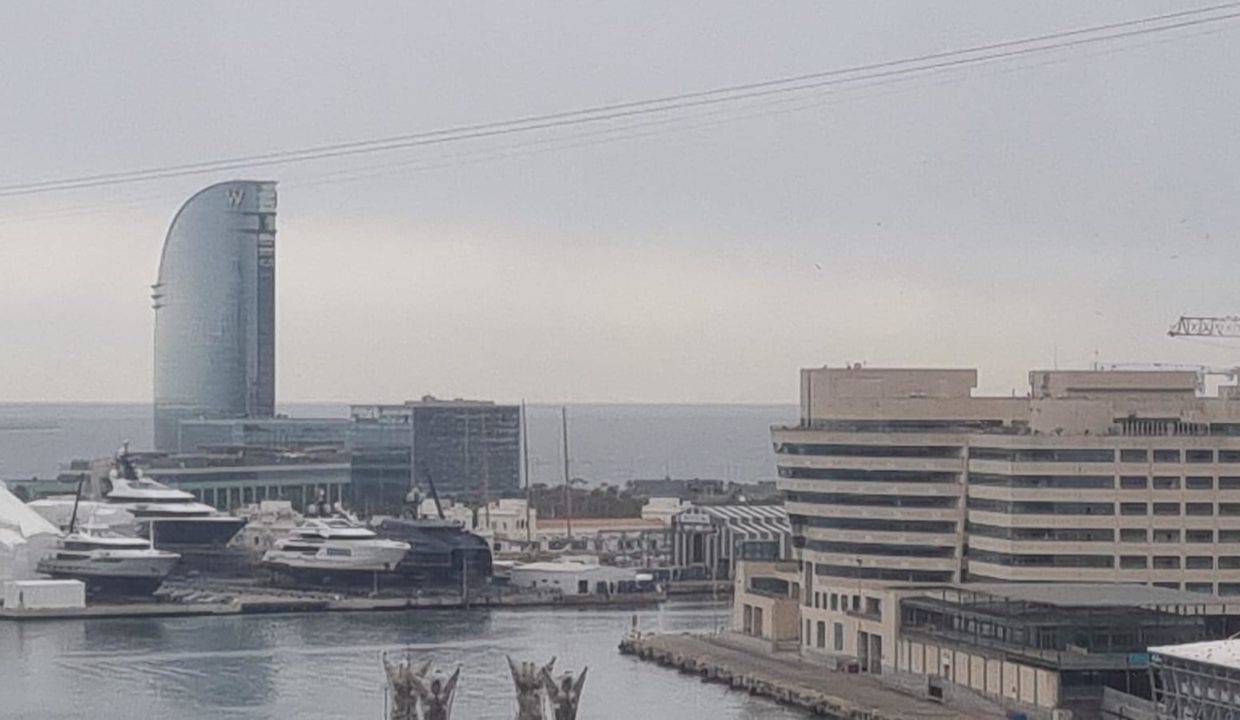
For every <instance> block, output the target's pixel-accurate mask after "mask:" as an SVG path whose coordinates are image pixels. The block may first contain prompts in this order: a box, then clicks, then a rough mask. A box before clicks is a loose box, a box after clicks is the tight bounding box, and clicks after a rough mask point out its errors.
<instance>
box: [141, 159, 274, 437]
mask: <svg viewBox="0 0 1240 720" xmlns="http://www.w3.org/2000/svg"><path fill="white" fill-rule="evenodd" d="M275 218H276V188H275V183H273V182H258V181H240V180H238V181H232V182H225V183H219V184H216V185H211V186H209V187H207V188H204V189H202V190H200V191H199V192H197V193H196V194H194V196H193V197H191V198H190V199H189V200H187V201H186V202H185V204H184V205H182V206H181V209H180V210H178V211H177V214H176V217H174V218H173V220H172V225H171V227H169V229H168V235H167V237H166V238H165V240H164V247H163V253H162V255H161V257H160V262H159V274H158V278H157V280H156V281H155V284H154V285H152V286H151V287H152V292H151V298H152V301H153V306H154V308H155V383H154V385H155V397H154V399H155V447H156V448H157V449H159V450H165V451H172V450H176V449H178V448H179V443H178V431H179V427H178V423H179V421H180V420H181V419H183V418H198V417H202V418H229V417H269V416H271V415H273V414H274V411H275V232H276V227H275Z"/></svg>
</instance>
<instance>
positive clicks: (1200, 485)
mask: <svg viewBox="0 0 1240 720" xmlns="http://www.w3.org/2000/svg"><path fill="white" fill-rule="evenodd" d="M1184 486H1185V487H1187V488H1188V489H1189V490H1213V489H1214V478H1212V477H1207V476H1201V475H1193V476H1191V477H1188V478H1185V480H1184Z"/></svg>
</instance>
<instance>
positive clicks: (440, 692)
mask: <svg viewBox="0 0 1240 720" xmlns="http://www.w3.org/2000/svg"><path fill="white" fill-rule="evenodd" d="M460 677H461V668H459V667H458V668H457V669H456V672H454V673H452V677H449V678H448V679H447V680H446V681H445V680H444V679H443V677H441V676H439V675H438V674H436V676H435V677H434V678H432V679H431V680H430V681H427V679H426V677H425V676H420V675H414V676H413V678H412V680H413V686H414V688H415V689H416V690H417V693H418V700H420V701H421V703H422V720H448V716H449V715H450V714H451V713H452V697H453V694H454V693H455V692H456V681H457V680H458V679H459V678H460Z"/></svg>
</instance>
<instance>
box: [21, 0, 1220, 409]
mask: <svg viewBox="0 0 1240 720" xmlns="http://www.w3.org/2000/svg"><path fill="white" fill-rule="evenodd" d="M1201 5H1204V3H1202V4H1201ZM1188 6H1189V5H1187V4H1185V3H1178V2H1138V1H1136V0H1125V1H1123V2H1115V1H1112V2H1093V3H1080V2H1076V1H1064V2H984V1H981V0H976V1H973V2H947V1H944V2H935V3H928V2H926V3H923V2H913V1H912V0H909V1H907V2H867V3H855V2H801V3H793V2H785V3H754V2H730V1H723V0H710V1H709V2H692V3H691V2H678V3H668V2H665V1H658V2H634V1H626V2H614V3H607V4H601V3H574V2H531V3H503V2H491V3H435V4H431V3H421V4H418V3H405V2H400V3H396V2H393V3H380V2H368V3H310V2H264V3H252V2H202V3H167V2H126V3H103V2H99V3H89V2H84V3H60V2H48V3H7V4H4V5H3V6H0V185H6V184H10V183H21V182H30V181H35V180H41V179H48V178H58V177H66V176H79V175H87V174H92V173H97V172H108V171H115V170H126V169H133V168H141V167H149V166H160V165H169V164H177V163H182V162H193V161H197V160H206V159H214V158H220V157H229V156H237V155H245V154H252V153H261V152H265V151H270V150H280V149H287V148H296V147H301V146H308V145H316V144H323V143H331V142H339V141H348V140H353V139H364V138H369V137H379V136H386V135H394V134H401V133H409V132H417V131H421V130H433V129H436V128H440V127H446V126H452V125H458V124H464V123H473V122H486V121H492V120H503V119H506V118H510V117H516V116H522V115H528V114H534V113H543V112H555V111H560V110H569V109H573V108H577V107H583V106H589V105H596V104H604V103H612V102H623V101H626V100H634V99H641V98H645V97H650V96H657V95H664V94H672V93H680V92H688V91H694V90H702V89H707V88H712V87H716V86H723V85H731V84H737V83H744V82H750V81H760V80H764V79H768V78H773V77H780V76H786V75H792V74H799V73H806V72H814V71H819V70H827V69H831V68H835V67H842V66H848V65H855V64H859V63H866V62H877V61H883V60H890V59H896V58H902V57H907V56H913V55H919V54H923V53H930V52H937V51H944V50H952V49H956V48H961V47H966V46H971V45H977V44H982V43H987V42H993V41H999V40H1006V39H1013V38H1019V37H1025V36H1030V35H1036V34H1040V33H1049V32H1055V31H1059V30H1065V29H1071V28H1075V27H1080V26H1085V25H1092V24H1099V23H1105V22H1112V21H1119V20H1125V19H1129V18H1135V17H1141V16H1144V15H1153V14H1158V13H1162V12H1170V11H1174V10H1180V9H1184V8H1185V7H1188ZM1238 38H1240V21H1232V22H1229V23H1223V24H1219V25H1214V26H1207V27H1199V28H1191V29H1185V30H1183V31H1181V32H1177V33H1169V34H1165V35H1160V36H1151V37H1145V38H1136V39H1133V40H1132V41H1129V42H1125V43H1114V44H1108V45H1100V46H1088V47H1081V48H1079V49H1077V50H1074V51H1071V52H1065V53H1062V54H1056V55H1051V56H1045V57H1037V58H1026V59H1023V60H1020V61H1016V62H1010V63H1005V64H988V65H985V66H981V67H977V68H973V69H968V70H959V71H953V72H945V73H941V74H936V75H932V76H929V77H925V78H921V79H917V80H912V81H906V82H899V83H891V84H885V85H881V86H872V87H864V88H856V89H852V90H849V91H846V92H840V91H836V92H832V93H829V94H827V93H823V92H819V93H811V94H808V95H806V96H804V97H801V98H800V100H799V101H798V102H797V103H793V102H789V101H787V100H784V101H779V102H776V101H774V100H765V101H751V102H749V103H742V104H739V105H737V106H735V107H731V108H727V109H720V108H714V109H709V108H708V109H703V110H701V111H700V112H697V113H696V114H695V113H688V114H685V115H682V116H678V117H679V119H678V120H677V121H675V122H668V123H666V124H663V125H657V126H646V127H641V128H637V129H634V128H633V127H631V126H625V125H613V126H606V127H605V128H593V129H590V128H573V129H566V130H562V131H557V132H551V133H543V134H532V135H523V136H519V137H518V136H514V137H507V138H501V139H492V140H487V141H476V142H471V143H460V144H454V145H451V146H441V147H437V148H424V149H420V150H406V151H401V152H396V153H390V154H384V155H380V156H369V157H359V158H352V159H342V160H334V161H330V162H323V163H313V164H301V165H291V166H285V167H274V168H264V169H262V170H258V171H254V172H244V173H238V172H228V173H220V174H208V175H201V176H195V177H188V178H185V177H183V178H176V179H169V180H162V181H158V182H152V183H142V184H136V185H126V186H113V187H107V188H97V189H92V190H83V191H77V192H66V193H55V194H47V195H36V196H28V197H18V198H0V267H2V268H4V270H5V272H4V273H3V275H0V278H2V282H0V341H2V342H3V345H2V346H0V400H145V399H147V398H149V396H150V378H151V326H152V311H151V309H150V306H149V297H148V293H149V287H148V286H149V284H150V283H151V282H153V280H154V277H155V269H156V264H157V261H158V254H159V248H160V245H161V243H162V240H163V234H164V232H165V230H166V227H167V224H168V223H169V221H170V220H171V218H172V215H173V213H174V212H175V211H176V209H177V207H178V205H179V204H180V202H181V201H182V200H183V199H184V198H185V197H187V196H188V195H189V194H190V193H191V192H193V191H194V190H195V189H197V188H198V187H200V186H202V185H205V184H207V183H208V182H212V181H215V180H221V179H228V178H232V177H239V176H253V177H270V178H273V179H276V180H279V181H280V183H281V184H280V192H281V197H280V201H281V204H280V217H279V233H280V234H279V241H278V242H279V247H278V298H279V317H278V323H279V325H278V332H279V346H278V363H279V375H278V386H279V389H278V392H279V395H280V398H281V400H285V401H288V400H316V399H317V400H356V401H370V400H398V399H402V398H405V397H411V396H417V395H420V394H422V393H423V392H435V393H439V394H442V395H451V396H455V395H463V396H484V397H495V398H499V399H516V398H520V397H526V398H529V399H531V400H537V401H557V400H570V401H660V402H738V401H739V402H793V401H795V398H796V383H797V373H796V370H797V368H799V367H802V366H809V365H820V364H823V363H832V364H836V363H841V362H846V361H866V362H869V363H872V364H888V365H922V364H927V365H962V366H976V367H978V368H980V370H981V375H982V384H983V387H984V389H987V390H990V391H996V392H1008V391H1010V389H1011V388H1013V387H1021V388H1023V386H1024V383H1025V373H1026V371H1027V370H1028V369H1029V368H1031V367H1035V366H1038V367H1044V366H1048V365H1050V364H1051V363H1052V362H1053V361H1054V359H1055V358H1056V357H1057V358H1058V362H1059V363H1060V365H1061V366H1078V367H1080V366H1085V365H1086V364H1087V363H1089V362H1090V361H1091V360H1093V358H1094V356H1095V352H1097V354H1098V356H1099V357H1100V358H1101V359H1102V360H1103V361H1127V360H1132V361H1150V360H1158V361H1173V362H1193V363H1208V364H1215V365H1219V364H1228V365H1229V364H1237V361H1238V360H1240V341H1236V344H1231V345H1228V344H1226V342H1225V341H1215V342H1203V341H1192V340H1173V339H1168V338H1166V337H1165V334H1164V333H1165V330H1166V328H1167V326H1168V325H1169V324H1170V322H1171V321H1172V320H1174V318H1175V317H1176V316H1177V315H1178V314H1180V313H1182V312H1187V313H1198V314H1214V313H1218V314H1224V313H1237V312H1240V292H1237V281H1236V279H1235V278H1236V268H1237V267H1240V244H1238V243H1237V242H1236V241H1237V239H1238V238H1240V202H1238V200H1240V174H1238V173H1237V171H1236V168H1238V167H1240V123H1238V122H1237V117H1240V95H1238V94H1237V89H1238V88H1240V43H1238V42H1237V39H1238ZM604 130H607V131H608V132H610V133H612V134H604V133H603V131H604Z"/></svg>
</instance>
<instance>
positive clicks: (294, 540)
mask: <svg viewBox="0 0 1240 720" xmlns="http://www.w3.org/2000/svg"><path fill="white" fill-rule="evenodd" d="M409 549H410V546H409V543H406V542H401V541H398V540H385V539H383V538H380V537H379V536H378V535H376V534H375V533H374V531H372V530H370V529H369V528H366V527H363V526H362V525H359V524H358V523H356V522H353V521H352V520H349V519H348V518H345V517H326V518H309V519H307V520H306V521H305V522H303V523H302V524H301V525H298V526H297V527H295V528H293V529H292V530H291V531H289V534H288V536H287V537H284V538H282V539H280V540H277V541H276V544H275V547H274V548H273V549H271V550H268V551H267V552H266V553H265V554H264V555H263V560H262V562H263V565H266V566H267V567H269V568H271V569H272V570H275V571H277V572H283V573H287V574H290V575H293V576H304V577H309V578H316V579H329V578H333V577H348V576H356V577H359V578H360V579H363V580H368V579H369V578H371V577H372V576H373V575H374V574H375V573H390V572H393V571H395V570H396V566H397V565H399V564H400V561H401V560H402V559H404V557H405V555H406V554H407V553H408V552H409Z"/></svg>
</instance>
